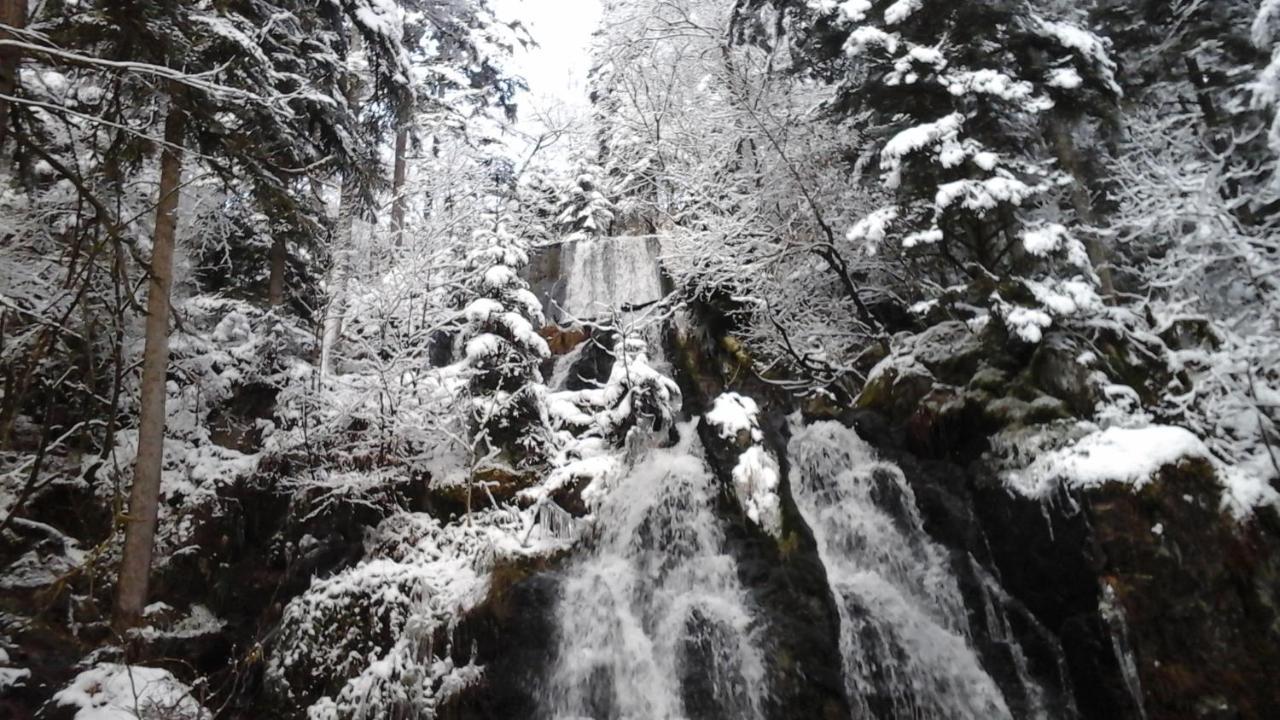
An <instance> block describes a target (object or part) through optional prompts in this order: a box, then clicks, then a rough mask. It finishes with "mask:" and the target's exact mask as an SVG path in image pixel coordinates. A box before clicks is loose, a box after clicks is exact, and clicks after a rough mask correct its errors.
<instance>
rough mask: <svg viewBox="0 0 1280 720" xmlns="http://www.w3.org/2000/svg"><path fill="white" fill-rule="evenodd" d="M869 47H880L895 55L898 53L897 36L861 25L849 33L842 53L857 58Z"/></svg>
mask: <svg viewBox="0 0 1280 720" xmlns="http://www.w3.org/2000/svg"><path fill="white" fill-rule="evenodd" d="M869 47H882V48H884V49H885V50H887V51H888V52H890V53H896V52H897V51H898V36H897V35H892V34H890V33H887V32H885V31H883V30H881V29H879V28H874V27H871V26H869V25H863V26H861V27H859V28H858V29H856V30H854V31H853V32H851V33H849V39H848V40H846V41H845V44H844V51H845V53H846V54H848V55H850V56H853V57H857V56H859V55H862V54H864V53H866V51H867V48H869Z"/></svg>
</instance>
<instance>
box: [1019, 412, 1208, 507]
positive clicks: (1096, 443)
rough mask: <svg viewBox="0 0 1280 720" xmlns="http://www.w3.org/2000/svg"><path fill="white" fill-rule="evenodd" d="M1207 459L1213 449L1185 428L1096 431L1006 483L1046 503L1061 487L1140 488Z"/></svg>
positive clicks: (1043, 457) (1036, 460)
mask: <svg viewBox="0 0 1280 720" xmlns="http://www.w3.org/2000/svg"><path fill="white" fill-rule="evenodd" d="M1208 457H1209V450H1208V448H1206V447H1205V445H1204V443H1203V442H1201V440H1200V439H1199V438H1197V437H1196V436H1195V435H1194V434H1193V433H1191V432H1190V431H1189V430H1186V429H1185V428H1180V427H1175V426H1170V425H1150V426H1147V427H1139V428H1125V427H1118V426H1116V427H1109V428H1107V429H1105V430H1097V431H1095V432H1091V433H1090V434H1088V435H1085V436H1084V437H1083V438H1081V439H1079V440H1077V441H1075V442H1074V443H1072V444H1070V445H1068V446H1067V447H1063V448H1059V449H1057V450H1053V451H1051V452H1048V453H1043V454H1041V455H1040V456H1039V457H1037V458H1036V459H1035V461H1034V462H1032V463H1031V465H1029V466H1028V467H1026V468H1024V469H1022V470H1013V471H1007V472H1006V473H1005V474H1004V481H1005V483H1006V484H1007V485H1008V486H1009V487H1011V488H1013V489H1015V490H1017V491H1018V492H1020V493H1022V494H1024V495H1027V496H1029V497H1034V498H1047V497H1048V496H1049V495H1050V494H1052V492H1053V491H1054V489H1055V488H1056V487H1057V486H1058V484H1059V483H1063V484H1065V485H1066V486H1067V487H1073V488H1084V489H1088V488H1096V487H1099V486H1102V485H1104V484H1106V483H1124V484H1127V485H1130V486H1132V487H1133V488H1134V489H1139V488H1141V487H1143V486H1145V485H1146V484H1147V483H1149V482H1150V481H1151V479H1152V476H1154V475H1155V474H1156V473H1157V472H1159V470H1160V469H1161V468H1163V467H1165V466H1167V465H1173V464H1176V463H1178V462H1180V461H1182V460H1184V459H1187V458H1202V459H1207V458H1208Z"/></svg>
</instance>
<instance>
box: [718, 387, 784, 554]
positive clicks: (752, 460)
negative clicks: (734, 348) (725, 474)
mask: <svg viewBox="0 0 1280 720" xmlns="http://www.w3.org/2000/svg"><path fill="white" fill-rule="evenodd" d="M759 414H760V408H759V406H757V405H756V402H755V401H754V400H752V399H751V398H749V397H745V396H743V395H739V394H738V393H732V392H730V393H724V394H723V395H720V396H719V397H717V398H716V399H715V402H714V403H713V404H712V406H711V411H710V412H708V413H707V414H706V417H705V420H706V422H707V424H708V425H710V426H711V427H712V428H714V429H715V431H716V433H717V434H718V435H719V436H720V438H721V439H722V440H725V441H728V442H729V444H730V446H731V447H732V448H734V449H735V450H736V451H737V459H736V462H735V463H734V466H733V470H732V471H731V472H730V475H731V478H732V480H733V492H734V496H735V497H737V499H738V504H739V506H740V507H741V508H742V511H743V512H744V513H745V514H746V516H747V518H749V519H750V520H751V522H753V523H756V524H757V525H759V526H760V527H761V528H763V529H764V530H765V532H768V533H769V534H771V535H773V536H774V537H780V536H781V535H782V501H781V499H780V498H779V496H778V483H779V480H780V470H779V468H778V461H777V460H776V459H775V458H774V457H773V455H772V454H771V453H770V452H769V450H768V449H766V448H765V447H764V433H763V432H762V431H761V430H760V418H759Z"/></svg>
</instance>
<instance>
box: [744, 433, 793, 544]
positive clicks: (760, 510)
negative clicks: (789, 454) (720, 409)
mask: <svg viewBox="0 0 1280 720" xmlns="http://www.w3.org/2000/svg"><path fill="white" fill-rule="evenodd" d="M732 474H733V490H734V494H736V495H737V496H738V502H739V503H741V504H742V508H743V510H745V511H746V513H747V517H748V518H750V519H751V521H752V522H754V523H756V524H757V525H759V526H760V527H762V528H764V530H765V532H767V533H769V534H770V535H773V536H774V537H781V536H782V501H781V500H780V499H779V497H778V463H777V461H776V460H774V459H773V457H772V456H770V455H769V453H768V452H766V451H765V449H764V448H762V447H760V446H759V445H753V446H752V447H750V448H747V451H746V452H744V453H742V455H741V456H739V457H738V462H737V464H736V465H734V467H733V473H732Z"/></svg>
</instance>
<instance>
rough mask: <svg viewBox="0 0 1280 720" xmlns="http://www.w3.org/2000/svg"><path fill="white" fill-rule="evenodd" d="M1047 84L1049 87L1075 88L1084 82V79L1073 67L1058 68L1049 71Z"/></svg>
mask: <svg viewBox="0 0 1280 720" xmlns="http://www.w3.org/2000/svg"><path fill="white" fill-rule="evenodd" d="M1047 84H1048V85H1049V87H1056V88H1062V89H1063V90H1075V89H1076V88H1078V87H1080V86H1081V85H1083V84H1084V79H1083V78H1081V77H1080V73H1078V72H1076V71H1075V70H1074V69H1073V68H1056V69H1054V70H1053V71H1052V72H1050V73H1049V80H1048V82H1047Z"/></svg>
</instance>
